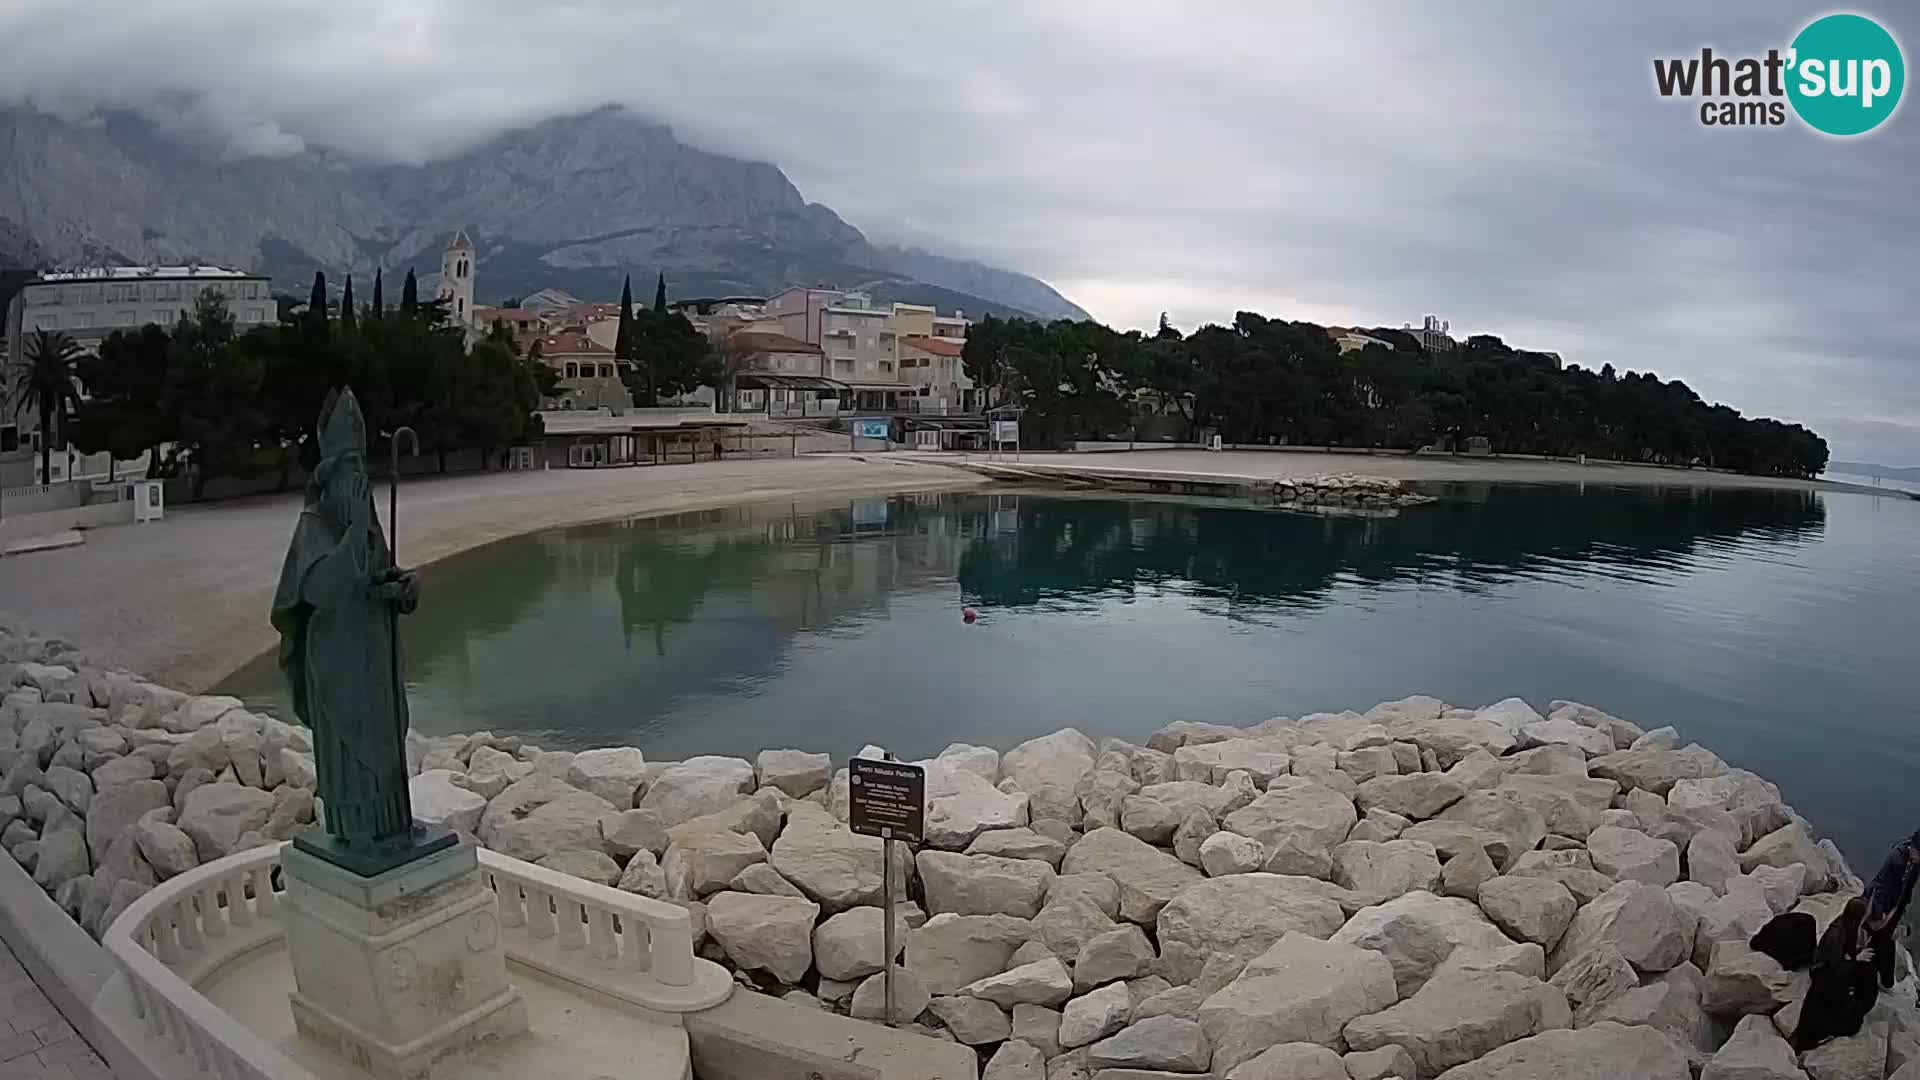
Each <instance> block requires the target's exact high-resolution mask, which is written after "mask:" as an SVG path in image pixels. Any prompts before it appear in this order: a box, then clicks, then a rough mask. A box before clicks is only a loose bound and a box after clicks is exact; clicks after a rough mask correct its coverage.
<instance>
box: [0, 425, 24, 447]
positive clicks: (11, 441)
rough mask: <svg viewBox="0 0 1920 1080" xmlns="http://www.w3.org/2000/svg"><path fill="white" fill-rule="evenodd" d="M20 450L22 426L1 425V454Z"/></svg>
mask: <svg viewBox="0 0 1920 1080" xmlns="http://www.w3.org/2000/svg"><path fill="white" fill-rule="evenodd" d="M18 449H20V425H18V424H0V454H4V453H6V452H7V451H9V450H18Z"/></svg>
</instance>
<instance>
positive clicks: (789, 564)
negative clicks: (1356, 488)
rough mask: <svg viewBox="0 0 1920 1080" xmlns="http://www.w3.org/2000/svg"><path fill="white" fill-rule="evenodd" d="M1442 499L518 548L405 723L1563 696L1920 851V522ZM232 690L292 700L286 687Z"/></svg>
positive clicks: (483, 584)
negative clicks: (1373, 511) (1911, 663)
mask: <svg viewBox="0 0 1920 1080" xmlns="http://www.w3.org/2000/svg"><path fill="white" fill-rule="evenodd" d="M1442 493H1443V494H1444V495H1446V496H1447V497H1446V498H1444V499H1443V500H1442V501H1441V502H1439V503H1437V504H1434V505H1432V506H1426V507H1419V508H1415V509H1413V510H1410V511H1408V512H1405V513H1402V514H1400V515H1399V516H1397V517H1391V518H1353V517H1317V516H1310V515H1305V514H1299V513H1292V512H1280V511H1271V510H1260V509H1250V508H1247V507H1245V506H1241V505H1217V504H1210V503H1205V502H1198V501H1162V500H1147V499H1135V500H1120V499H1112V498H1088V497H1078V496H1038V495H1032V494H974V493H969V494H960V495H937V496H936V495H908V496H898V497H894V498H887V499H868V500H857V501H853V502H850V503H849V502H842V503H838V504H834V505H827V506H796V505H787V504H780V505H765V504H760V505H752V506H744V507H736V508H731V509H726V510H716V511H706V512H700V513H692V514H683V515H677V516H673V517H667V518H651V519H645V520H636V521H628V522H621V523H616V524H610V525H600V526H592V527H587V528H579V529H569V530H560V531H554V532H549V533H540V534H534V535H530V536H525V537H520V538H516V539H513V540H509V541H505V542H502V543H499V544H494V545H491V546H489V547H486V548H483V549H480V550H477V551H474V552H471V553H468V554H466V555H462V556H459V557H457V558H455V559H452V560H449V561H448V562H446V563H444V564H441V565H438V566H436V567H434V568H433V569H432V571H431V573H430V574H429V576H428V579H427V582H426V590H427V599H426V602H425V603H424V604H423V605H422V607H421V610H420V613H419V614H418V615H416V616H414V617H413V618H412V619H410V620H409V621H408V622H407V624H406V647H407V650H408V655H409V662H410V665H411V669H410V674H411V676H412V678H413V680H414V683H413V694H414V706H413V715H414V721H415V724H416V725H417V726H418V727H419V728H420V729H421V730H423V731H426V732H429V733H438V732H447V731H459V730H477V729H481V728H490V729H492V730H495V731H501V732H515V733H520V734H524V735H527V736H529V737H530V738H532V739H533V740H535V741H537V742H538V743H540V744H541V745H544V746H547V747H549V748H559V747H576V748H577V747H585V746H591V745H602V744H608V743H632V744H636V745H639V746H642V747H644V748H645V749H646V750H647V751H648V752H649V754H651V755H653V756H656V757H661V758H676V757H682V756H687V755H690V754H694V753H740V754H746V755H751V754H752V753H753V752H754V751H755V750H757V749H760V748H762V747H768V746H784V745H794V746H803V747H810V748H819V749H826V750H830V751H832V752H834V753H835V754H836V755H837V756H845V755H846V754H849V753H851V752H852V751H853V750H855V749H856V748H858V747H859V746H860V745H861V744H863V743H865V742H868V741H882V742H885V743H887V744H888V745H889V746H890V748H891V749H893V750H895V751H896V752H898V753H901V754H903V755H906V756H910V757H911V756H919V755H921V754H926V753H931V752H934V751H937V750H938V749H939V748H940V747H941V746H943V745H945V744H947V743H949V742H954V741H968V742H979V743H986V744H991V745H997V746H1001V747H1003V748H1004V747H1006V746H1010V745H1012V744H1013V743H1014V742H1017V741H1019V740H1020V739H1022V738H1026V737H1029V736H1031V735H1034V734H1039V733H1043V732H1046V731H1051V730H1054V729H1055V728H1058V727H1062V726H1068V725H1072V726H1077V727H1081V728H1082V729H1083V730H1086V731H1089V732H1090V733H1094V734H1096V735H1106V734H1112V735H1119V736H1122V737H1131V738H1139V737H1142V736H1144V735H1145V734H1146V733H1147V732H1149V731H1151V730H1152V729H1153V728H1155V727H1157V726H1159V725H1160V724H1163V723H1166V722H1167V721H1169V720H1174V719H1182V718H1185V719H1205V720H1213V721H1219V722H1227V723H1251V722H1254V721H1258V720H1261V719H1265V718H1266V717H1268V716H1272V715H1277V714H1288V715H1298V714H1300V713H1304V712H1309V711H1313V710H1317V709H1325V708H1346V707H1359V708H1365V707H1366V706H1368V705H1370V704H1372V703H1373V702H1375V701H1379V700H1382V699H1385V698H1390V697H1398V696H1401V695H1404V694H1408V693H1415V692H1426V693H1434V694H1437V695H1439V696H1441V697H1444V698H1447V699H1448V700H1451V701H1456V702H1461V703H1465V704H1478V703H1483V702H1485V701H1489V700H1493V699H1496V698H1499V697H1504V696H1506V695H1509V694H1520V695H1523V696H1525V697H1527V698H1528V699H1529V700H1532V701H1534V702H1535V703H1536V705H1541V706H1544V705H1545V703H1546V702H1547V701H1548V700H1549V699H1551V698H1553V697H1568V698H1576V699H1580V700H1586V701H1591V702H1593V703H1595V704H1599V705H1601V706H1603V707H1607V708H1610V709H1613V710H1615V711H1617V712H1619V713H1621V714H1622V715H1626V716H1629V717H1631V718H1633V719H1635V720H1636V721H1638V722H1640V723H1641V724H1643V725H1644V726H1647V727H1654V726H1658V725H1661V724H1667V723H1672V724H1675V725H1676V726H1678V727H1680V728H1681V731H1682V733H1683V734H1684V735H1685V736H1687V737H1689V738H1697V739H1700V740H1701V741H1703V742H1706V743H1708V744H1709V745H1711V746H1713V747H1714V748H1715V749H1717V750H1719V751H1720V752H1722V753H1723V754H1724V755H1725V756H1727V757H1728V758H1729V759H1731V760H1734V761H1736V763H1740V764H1744V765H1747V766H1748V767H1751V768H1754V769H1756V770H1757V771H1760V772H1763V773H1765V774H1767V775H1769V776H1772V777H1774V778H1776V779H1779V780H1780V781H1781V782H1782V783H1783V785H1785V786H1786V787H1787V789H1788V795H1789V797H1790V798H1793V799H1794V800H1795V801H1796V803H1797V804H1798V805H1799V806H1800V808H1801V809H1802V810H1803V811H1805V812H1807V813H1808V814H1810V815H1811V816H1813V817H1814V819H1815V821H1816V822H1818V823H1819V824H1821V825H1822V826H1823V827H1824V828H1825V829H1827V830H1829V831H1831V832H1834V833H1836V834H1837V835H1839V837H1840V838H1841V842H1842V843H1843V845H1850V846H1851V847H1853V848H1858V849H1859V850H1861V851H1865V852H1867V853H1868V856H1866V857H1870V856H1871V853H1872V852H1873V850H1874V849H1876V848H1877V847H1878V846H1880V844H1881V843H1882V840H1883V837H1886V836H1891V835H1893V834H1894V833H1895V832H1904V831H1908V830H1910V829H1911V828H1912V827H1913V824H1914V823H1905V824H1902V823H1900V822H1890V823H1888V822H1880V821H1877V820H1875V819H1874V818H1873V816H1872V808H1873V807H1875V806H1876V803H1875V802H1874V801H1873V798H1874V797H1882V798H1884V800H1885V801H1884V802H1883V803H1881V804H1880V805H1895V806H1897V805H1902V802H1901V797H1902V795H1903V794H1904V791H1905V790H1906V786H1905V784H1904V780H1905V776H1906V773H1905V770H1906V769H1907V768H1908V767H1910V766H1911V765H1912V764H1913V763H1914V761H1915V759H1916V757H1920V748H1917V746H1916V740H1915V738H1914V737H1913V736H1912V735H1910V734H1909V729H1910V727H1911V714H1910V711H1905V710H1907V709H1908V708H1909V707H1908V705H1907V698H1908V695H1906V694H1905V693H1904V687H1903V685H1902V680H1901V679H1899V678H1898V676H1897V675H1896V674H1895V673H1896V672H1898V671H1902V670H1904V667H1903V665H1904V664H1905V663H1907V662H1908V661H1907V660H1906V658H1905V657H1903V656H1899V655H1896V651H1897V650H1900V649H1903V648H1904V646H1898V645H1896V642H1906V643H1909V644H1910V643H1911V642H1912V641H1913V640H1914V634H1913V633H1912V631H1913V630H1914V629H1915V616H1914V615H1913V611H1914V610H1915V607H1914V605H1915V602H1916V601H1917V600H1920V588H1917V587H1916V584H1915V582H1916V577H1915V575H1914V573H1913V571H1914V570H1916V569H1920V566H1916V555H1915V552H1916V550H1920V544H1916V543H1915V541H1916V540H1920V504H1914V503H1897V502H1895V501H1893V500H1886V499H1874V498H1868V497H1864V496H1824V497H1823V496H1820V495H1815V494H1812V493H1806V492H1768V491H1686V490H1677V491H1656V490H1650V489H1621V488H1592V489H1587V490H1584V491H1583V490H1581V489H1579V488H1575V487H1556V486H1526V485H1462V486H1456V487H1453V488H1450V489H1445V490H1443V491H1442ZM963 604H971V605H973V606H975V607H977V608H979V609H980V612H981V616H982V617H981V619H980V621H979V623H977V624H975V625H967V624H965V623H963V622H962V621H961V619H960V617H959V609H960V607H961V606H962V605H963ZM229 688H230V689H232V690H234V691H235V692H239V693H242V694H244V695H246V696H248V697H249V698H250V699H252V700H254V701H256V702H263V703H266V704H269V705H271V704H273V703H275V701H276V699H277V698H278V696H279V695H280V694H281V691H280V689H279V687H278V686H277V680H276V679H275V677H274V673H273V670H272V667H271V663H270V661H267V660H265V659H263V661H261V662H258V663H256V664H254V665H251V666H250V667H249V668H247V669H246V670H243V671H242V672H240V673H239V674H237V675H236V676H235V677H234V679H233V680H232V681H231V682H230V684H229ZM1862 857H1863V856H1862V855H1859V854H1856V858H1862Z"/></svg>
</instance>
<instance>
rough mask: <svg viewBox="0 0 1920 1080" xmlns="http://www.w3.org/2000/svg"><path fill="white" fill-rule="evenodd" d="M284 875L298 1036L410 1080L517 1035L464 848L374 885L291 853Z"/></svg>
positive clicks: (494, 916) (484, 902) (486, 902)
mask: <svg viewBox="0 0 1920 1080" xmlns="http://www.w3.org/2000/svg"><path fill="white" fill-rule="evenodd" d="M282 865H283V867H284V871H285V875H286V887H287V892H286V900H285V904H286V907H285V909H284V912H283V915H282V920H283V922H284V923H285V925H286V928H287V950H288V953H289V955H290V957H291V959H292V961H293V977H294V985H295V990H294V993H293V996H292V1005H293V1019H294V1023H295V1025H296V1026H297V1027H298V1028H299V1030H300V1033H301V1034H302V1035H303V1036H305V1037H307V1038H310V1039H314V1040H317V1041H319V1042H322V1043H325V1044H328V1045H330V1046H332V1047H333V1048H334V1049H335V1050H336V1051H337V1052H339V1053H340V1054H341V1055H342V1056H343V1057H345V1058H347V1059H348V1060H349V1061H352V1062H353V1063H354V1064H356V1065H358V1066H359V1067H361V1068H363V1069H366V1070H367V1071H369V1072H371V1073H373V1074H375V1075H376V1076H381V1077H388V1078H392V1080H415V1078H420V1077H425V1076H427V1075H428V1073H429V1071H430V1069H431V1068H432V1066H433V1063H434V1062H435V1061H437V1060H439V1059H441V1058H443V1057H446V1056H448V1055H450V1054H454V1053H458V1052H459V1051H462V1050H465V1049H467V1048H469V1047H472V1046H474V1045H476V1044H478V1043H481V1042H483V1041H485V1040H488V1039H506V1038H512V1037H514V1036H517V1035H521V1034H523V1033H525V1032H526V1030H527V1006H526V1002H525V1001H524V1000H523V999H522V997H521V996H520V992H519V991H518V990H516V989H514V988H513V987H512V986H510V985H508V983H507V966H506V955H505V953H504V952H503V951H502V950H501V947H500V919H499V914H498V912H497V911H496V910H495V906H494V897H493V892H492V891H491V890H490V889H488V888H487V887H486V886H485V884H484V883H483V882H482V881H481V880H480V864H479V859H478V856H477V855H476V854H475V849H474V847H473V845H472V844H471V843H463V844H460V845H458V846H455V847H451V848H445V849H442V850H440V851H436V852H433V853H431V854H428V855H426V856H424V857H422V858H420V859H416V860H414V861H413V862H410V863H407V864H405V865H403V866H400V867H397V868H395V869H392V870H389V871H386V872H385V873H381V874H377V875H375V876H373V877H361V876H359V875H357V874H355V873H353V872H351V871H349V870H345V869H342V868H341V867H339V866H336V865H334V864H332V863H330V862H328V861H326V860H324V859H320V858H317V857H315V856H314V855H312V854H310V853H308V852H305V851H302V850H300V849H298V848H297V847H294V846H292V845H289V846H288V848H287V851H286V854H285V855H284V856H283V861H282Z"/></svg>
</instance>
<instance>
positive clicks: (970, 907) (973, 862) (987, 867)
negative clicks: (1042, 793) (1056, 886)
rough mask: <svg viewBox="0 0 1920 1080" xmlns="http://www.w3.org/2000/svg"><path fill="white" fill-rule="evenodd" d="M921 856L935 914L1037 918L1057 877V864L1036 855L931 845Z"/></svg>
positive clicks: (922, 875)
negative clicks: (1005, 855)
mask: <svg viewBox="0 0 1920 1080" xmlns="http://www.w3.org/2000/svg"><path fill="white" fill-rule="evenodd" d="M916 862H917V864H918V867H919V870H920V884H921V887H922V888H923V889H924V890H925V894H926V898H927V911H928V913H929V914H933V915H939V914H941V913H943V912H953V913H954V914H956V915H1014V916H1018V917H1020V918H1022V919H1031V918H1033V917H1034V916H1035V915H1038V914H1039V913H1040V904H1041V901H1043V900H1044V899H1045V898H1046V895H1047V887H1048V886H1049V885H1050V884H1051V883H1052V882H1053V878H1054V870H1053V867H1051V866H1048V865H1047V864H1046V863H1043V862H1040V861H1038V860H1036V859H1008V858H1002V857H1001V856H998V855H962V854H959V853H956V852H951V851H934V850H931V849H927V850H923V851H921V852H920V854H919V857H918V858H917V860H916Z"/></svg>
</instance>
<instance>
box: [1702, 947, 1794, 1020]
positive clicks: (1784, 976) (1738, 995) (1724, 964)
mask: <svg viewBox="0 0 1920 1080" xmlns="http://www.w3.org/2000/svg"><path fill="white" fill-rule="evenodd" d="M1807 982H1808V977H1807V973H1806V972H1804V971H1788V970H1786V969H1785V968H1783V967H1781V966H1780V963H1779V961H1777V960H1775V959H1774V958H1773V957H1771V956H1768V955H1767V954H1766V953H1763V952H1760V951H1758V950H1756V949H1753V948H1751V947H1749V946H1748V945H1747V943H1746V942H1745V941H1738V940H1736V941H1721V942H1717V943H1715V945H1714V946H1713V955H1712V956H1711V957H1710V958H1709V960H1708V963H1707V973H1706V979H1705V981H1704V982H1703V983H1702V984H1701V988H1700V1004H1701V1006H1702V1007H1703V1008H1705V1009H1706V1010H1707V1011H1708V1012H1710V1013H1717V1014H1720V1015H1728V1016H1746V1015H1753V1014H1762V1015H1769V1014H1772V1013H1775V1012H1778V1011H1779V1010H1780V1009H1781V1008H1782V1007H1783V1006H1786V1005H1788V1004H1790V1003H1792V1002H1795V1001H1799V1000H1801V999H1803V998H1805V997H1806V996H1807Z"/></svg>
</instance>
